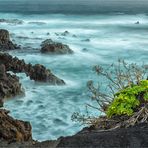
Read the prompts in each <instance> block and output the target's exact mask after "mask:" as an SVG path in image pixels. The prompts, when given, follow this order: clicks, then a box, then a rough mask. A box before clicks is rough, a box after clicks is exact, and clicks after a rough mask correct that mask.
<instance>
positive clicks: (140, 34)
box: [0, 13, 148, 140]
mask: <svg viewBox="0 0 148 148" xmlns="http://www.w3.org/2000/svg"><path fill="white" fill-rule="evenodd" d="M0 16H1V18H5V19H10V18H11V19H12V18H14V19H15V18H17V19H19V20H23V24H21V25H20V24H19V25H17V24H16V25H10V24H8V23H5V24H2V23H0V28H5V29H8V30H9V31H10V32H11V33H13V34H12V38H13V39H14V40H15V42H16V43H18V44H21V45H22V46H26V45H27V46H31V47H32V48H37V50H35V49H32V50H30V49H28V50H26V51H24V50H23V51H12V52H10V53H11V54H12V55H13V56H17V57H19V58H20V59H24V60H25V61H26V62H27V63H29V62H30V63H32V64H36V63H40V64H43V65H45V66H46V67H47V68H49V69H51V70H52V72H53V73H54V74H56V75H57V76H58V77H60V78H62V79H64V80H65V82H66V85H65V86H48V85H43V84H39V83H35V82H34V81H30V80H29V78H26V76H25V74H19V76H20V79H21V82H22V85H23V87H24V89H25V96H23V97H21V98H17V99H12V100H9V101H7V102H6V104H5V106H6V108H8V109H10V110H11V114H12V115H13V116H14V117H16V118H18V119H23V120H27V121H30V122H31V124H32V127H33V138H35V139H38V140H47V139H55V138H58V137H59V136H66V135H72V134H74V133H76V132H77V131H78V130H79V129H80V128H82V127H80V126H79V125H78V124H75V123H73V122H72V121H71V115H72V113H73V112H75V111H79V110H81V111H84V110H85V103H86V102H89V99H88V96H87V88H86V82H87V81H88V80H91V79H93V80H98V78H97V76H96V75H95V73H94V72H93V71H92V66H94V65H96V64H100V65H104V64H111V63H112V62H116V61H117V59H118V58H124V59H125V60H127V61H129V62H138V63H140V62H147V53H148V48H147V45H148V43H147V41H148V34H147V29H148V27H147V23H148V16H146V15H143V14H141V15H125V14H122V15H120V14H118V15H89V16H84V15H49V14H48V15H47V14H46V15H17V14H5V13H0ZM137 21H139V22H140V24H135V22H137ZM31 22H32V23H31ZM66 30H67V31H68V32H69V34H68V35H66V36H63V35H62V33H63V32H64V31H66ZM48 33H50V34H48ZM48 38H51V39H53V40H55V41H59V42H62V43H64V44H67V45H69V46H70V48H71V49H72V50H73V51H74V54H72V55H52V56H51V55H45V54H41V53H40V50H39V49H40V44H41V42H42V41H43V40H45V39H48ZM89 103H91V102H89ZM94 114H97V113H96V112H94Z"/></svg>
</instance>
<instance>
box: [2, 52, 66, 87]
mask: <svg viewBox="0 0 148 148" xmlns="http://www.w3.org/2000/svg"><path fill="white" fill-rule="evenodd" d="M0 64H3V65H5V68H6V71H12V72H14V73H18V72H19V73H20V72H24V73H26V75H27V76H29V77H30V79H31V80H35V81H39V82H46V83H49V84H51V85H64V84H65V82H64V81H63V80H61V79H59V78H58V77H56V76H55V75H53V74H52V72H51V71H50V70H49V69H46V68H45V67H44V66H43V65H40V64H36V65H32V64H26V63H25V61H24V60H19V59H18V58H17V57H12V56H11V55H9V54H5V53H0Z"/></svg>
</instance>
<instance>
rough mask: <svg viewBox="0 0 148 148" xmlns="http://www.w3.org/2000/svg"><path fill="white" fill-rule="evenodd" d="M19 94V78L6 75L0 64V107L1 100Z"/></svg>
mask: <svg viewBox="0 0 148 148" xmlns="http://www.w3.org/2000/svg"><path fill="white" fill-rule="evenodd" d="M21 93H22V89H21V84H20V82H19V78H18V77H17V76H16V75H12V74H10V73H6V69H5V65H3V64H0V106H1V107H2V106H3V99H5V98H10V97H13V96H16V95H19V94H21Z"/></svg>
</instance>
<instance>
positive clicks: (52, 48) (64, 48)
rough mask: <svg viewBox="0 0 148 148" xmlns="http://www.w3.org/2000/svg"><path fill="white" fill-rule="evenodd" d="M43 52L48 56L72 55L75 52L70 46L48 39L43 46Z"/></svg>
mask: <svg viewBox="0 0 148 148" xmlns="http://www.w3.org/2000/svg"><path fill="white" fill-rule="evenodd" d="M41 52H42V53H48V54H72V53H73V51H72V50H71V49H70V48H69V46H68V45H65V44H62V43H59V42H54V41H52V40H51V39H47V40H45V41H43V42H42V44H41Z"/></svg>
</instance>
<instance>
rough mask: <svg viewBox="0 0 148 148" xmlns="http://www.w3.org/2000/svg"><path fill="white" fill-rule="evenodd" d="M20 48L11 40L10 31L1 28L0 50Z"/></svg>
mask: <svg viewBox="0 0 148 148" xmlns="http://www.w3.org/2000/svg"><path fill="white" fill-rule="evenodd" d="M14 49H19V46H17V45H16V44H13V43H12V41H11V40H10V36H9V32H8V31H7V30H5V29H0V51H7V50H14Z"/></svg>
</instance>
